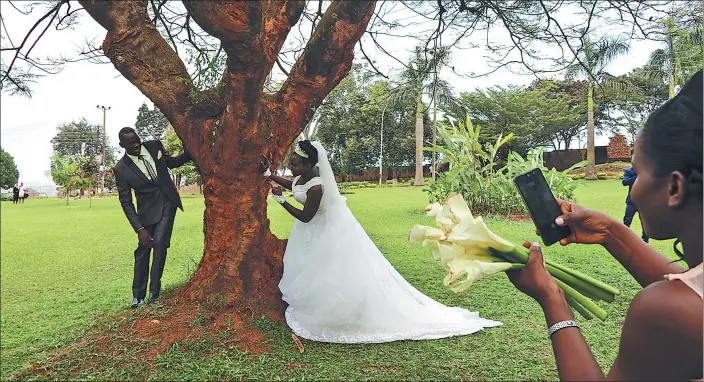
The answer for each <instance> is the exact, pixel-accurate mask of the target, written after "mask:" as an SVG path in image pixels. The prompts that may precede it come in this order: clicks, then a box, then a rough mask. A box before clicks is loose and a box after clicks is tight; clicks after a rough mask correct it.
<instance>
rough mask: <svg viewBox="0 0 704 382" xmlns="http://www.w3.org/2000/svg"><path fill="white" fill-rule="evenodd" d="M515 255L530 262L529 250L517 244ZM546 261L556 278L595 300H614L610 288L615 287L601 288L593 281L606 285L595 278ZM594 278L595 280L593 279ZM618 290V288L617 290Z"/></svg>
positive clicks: (549, 270)
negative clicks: (578, 274) (581, 275)
mask: <svg viewBox="0 0 704 382" xmlns="http://www.w3.org/2000/svg"><path fill="white" fill-rule="evenodd" d="M512 254H513V255H515V257H516V258H517V259H519V260H520V261H517V262H521V263H527V262H528V254H529V252H528V250H527V249H526V248H523V247H518V246H516V249H515V250H514V251H513V252H512ZM545 263H546V267H545V268H546V269H547V270H548V272H550V274H551V275H553V276H554V277H555V278H558V279H560V280H562V281H564V282H566V283H568V284H569V285H570V286H572V287H573V288H575V289H577V290H578V291H579V292H580V293H582V294H585V295H587V296H588V297H590V298H593V299H595V300H601V301H607V302H612V301H613V300H614V293H612V292H611V291H610V290H616V289H615V288H613V287H609V289H610V290H606V289H603V288H600V287H599V286H598V285H594V283H593V281H597V282H599V283H600V284H603V285H606V284H604V283H602V282H600V281H598V280H594V279H593V278H591V277H589V276H586V275H584V276H585V277H586V278H588V279H589V280H585V279H583V278H580V277H578V276H575V275H574V274H573V273H572V272H577V271H572V270H570V269H569V268H567V267H565V266H563V265H558V266H555V264H554V263H553V262H550V261H547V260H546V261H545ZM565 268H567V269H568V270H570V271H572V272H568V271H565V270H564V269H565ZM592 280H593V281H592ZM616 292H618V290H616Z"/></svg>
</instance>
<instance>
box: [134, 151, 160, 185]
mask: <svg viewBox="0 0 704 382" xmlns="http://www.w3.org/2000/svg"><path fill="white" fill-rule="evenodd" d="M138 158H139V159H141V160H142V163H144V167H146V168H147V172H148V173H149V177H150V178H151V180H152V181H156V180H158V179H159V176H158V175H157V174H156V171H154V167H152V164H151V163H149V161H148V160H147V158H145V157H144V155H140V156H139V157H138Z"/></svg>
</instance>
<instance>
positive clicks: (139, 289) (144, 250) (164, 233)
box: [132, 198, 176, 299]
mask: <svg viewBox="0 0 704 382" xmlns="http://www.w3.org/2000/svg"><path fill="white" fill-rule="evenodd" d="M175 217H176V205H175V204H174V203H173V202H171V200H169V198H164V206H163V209H162V213H161V219H160V220H159V221H158V222H157V223H156V224H153V225H150V226H147V227H145V229H146V230H147V231H148V232H149V234H150V235H151V236H152V238H153V239H154V243H153V244H154V245H153V247H147V246H139V247H137V249H136V250H135V251H134V278H133V279H132V295H133V297H136V298H138V299H143V298H145V297H146V294H147V278H151V282H150V283H149V291H150V292H152V293H155V294H159V291H160V290H161V275H162V274H163V273H164V264H165V263H166V251H167V249H168V248H169V247H170V246H171V232H172V231H173V228H174V219H175ZM152 251H153V253H154V256H153V260H152V269H151V272H149V254H150V253H152Z"/></svg>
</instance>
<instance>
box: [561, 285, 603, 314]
mask: <svg viewBox="0 0 704 382" xmlns="http://www.w3.org/2000/svg"><path fill="white" fill-rule="evenodd" d="M555 281H557V285H558V286H559V287H560V288H562V290H563V291H565V296H570V297H571V298H572V299H574V300H575V301H576V302H577V303H579V304H580V305H581V306H583V307H584V308H585V309H587V310H588V311H589V312H590V313H592V314H593V315H594V316H596V317H597V318H599V319H600V320H602V321H604V320H606V317H607V316H608V314H607V313H606V311H605V310H604V309H601V308H600V307H599V306H598V305H597V304H595V303H594V302H593V301H592V300H590V299H589V298H587V297H585V296H584V295H582V294H581V293H579V292H577V291H576V290H574V289H573V288H572V287H571V286H569V285H567V284H565V283H564V282H563V281H562V280H560V279H555Z"/></svg>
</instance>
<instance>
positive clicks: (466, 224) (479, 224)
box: [447, 216, 516, 252]
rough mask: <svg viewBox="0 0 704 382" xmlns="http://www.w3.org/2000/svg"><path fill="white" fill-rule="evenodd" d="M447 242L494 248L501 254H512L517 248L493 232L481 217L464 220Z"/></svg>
mask: <svg viewBox="0 0 704 382" xmlns="http://www.w3.org/2000/svg"><path fill="white" fill-rule="evenodd" d="M447 240H448V241H451V242H453V243H457V244H461V245H477V246H481V247H485V248H494V249H496V250H498V251H499V252H511V251H513V250H514V249H515V248H516V246H515V245H513V244H512V243H511V242H509V241H507V240H505V239H504V238H502V237H500V236H499V235H497V234H495V233H493V232H491V231H490V230H489V228H488V227H487V226H486V224H485V223H484V220H483V219H482V217H481V216H479V217H477V218H476V219H465V220H462V221H461V222H460V223H459V224H457V225H456V226H455V227H454V228H453V230H452V232H450V234H449V235H448V238H447Z"/></svg>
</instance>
